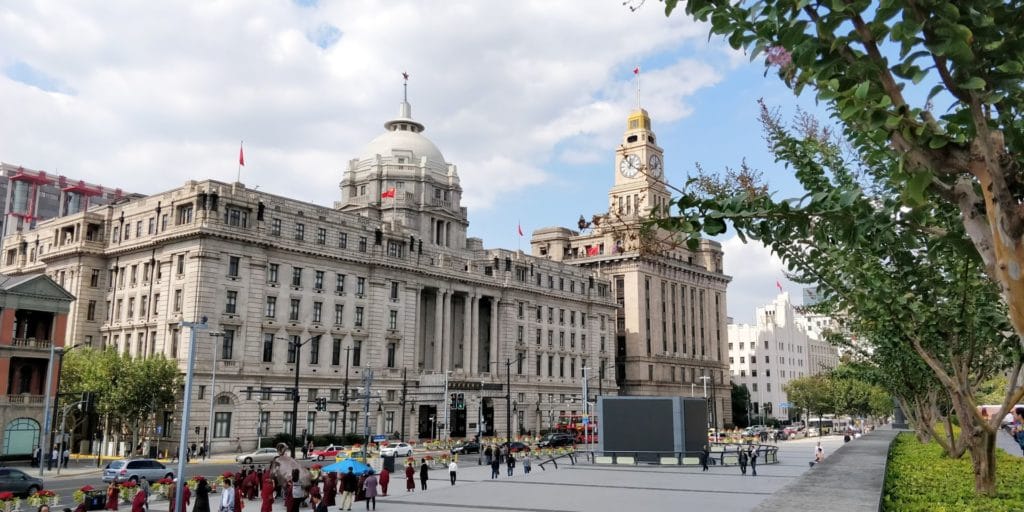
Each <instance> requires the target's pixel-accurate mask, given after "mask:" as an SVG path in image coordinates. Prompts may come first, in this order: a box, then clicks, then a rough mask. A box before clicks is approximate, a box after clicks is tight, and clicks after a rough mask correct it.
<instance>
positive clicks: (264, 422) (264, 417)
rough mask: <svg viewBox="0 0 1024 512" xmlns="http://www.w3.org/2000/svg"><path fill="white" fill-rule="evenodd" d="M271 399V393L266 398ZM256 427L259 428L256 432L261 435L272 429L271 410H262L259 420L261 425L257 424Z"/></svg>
mask: <svg viewBox="0 0 1024 512" xmlns="http://www.w3.org/2000/svg"><path fill="white" fill-rule="evenodd" d="M269 399H270V395H267V398H266V400H269ZM256 428H257V430H258V431H257V432H256V433H257V435H259V436H261V437H263V436H266V435H267V431H268V430H269V429H270V411H261V412H260V422H259V425H257V426H256Z"/></svg>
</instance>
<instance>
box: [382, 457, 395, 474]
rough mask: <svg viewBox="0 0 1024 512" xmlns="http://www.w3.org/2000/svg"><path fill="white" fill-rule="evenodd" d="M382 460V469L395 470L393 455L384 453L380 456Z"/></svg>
mask: <svg viewBox="0 0 1024 512" xmlns="http://www.w3.org/2000/svg"><path fill="white" fill-rule="evenodd" d="M381 460H382V461H383V466H384V469H386V470H388V473H394V472H395V457H394V456H393V455H385V456H383V457H381Z"/></svg>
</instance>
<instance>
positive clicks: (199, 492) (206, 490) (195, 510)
mask: <svg viewBox="0 0 1024 512" xmlns="http://www.w3.org/2000/svg"><path fill="white" fill-rule="evenodd" d="M192 512H210V483H209V482H207V481H206V479H205V478H202V477H200V478H196V505H195V506H194V507H192Z"/></svg>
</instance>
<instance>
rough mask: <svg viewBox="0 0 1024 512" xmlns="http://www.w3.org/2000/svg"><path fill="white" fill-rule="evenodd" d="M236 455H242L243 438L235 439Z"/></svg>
mask: <svg viewBox="0 0 1024 512" xmlns="http://www.w3.org/2000/svg"><path fill="white" fill-rule="evenodd" d="M235 453H242V438H240V437H236V438H235Z"/></svg>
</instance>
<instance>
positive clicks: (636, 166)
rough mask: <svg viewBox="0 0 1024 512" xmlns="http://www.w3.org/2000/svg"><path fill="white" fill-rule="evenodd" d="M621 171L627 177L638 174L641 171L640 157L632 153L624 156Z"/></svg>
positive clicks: (620, 166)
mask: <svg viewBox="0 0 1024 512" xmlns="http://www.w3.org/2000/svg"><path fill="white" fill-rule="evenodd" d="M619 172H620V173H622V175H623V176H625V177H627V178H632V177H633V176H636V173H638V172H640V157H638V156H636V155H632V154H630V155H626V156H624V157H623V158H622V162H620V163H619Z"/></svg>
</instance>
